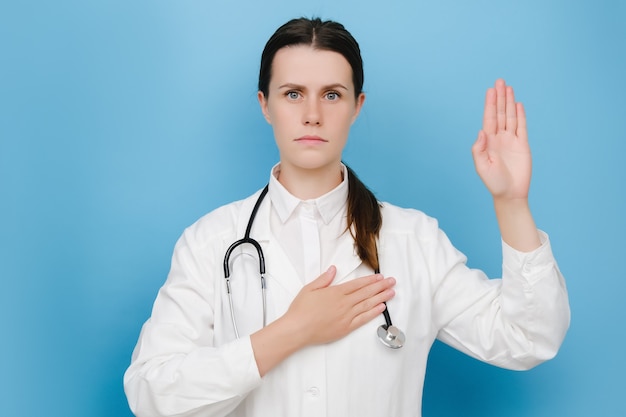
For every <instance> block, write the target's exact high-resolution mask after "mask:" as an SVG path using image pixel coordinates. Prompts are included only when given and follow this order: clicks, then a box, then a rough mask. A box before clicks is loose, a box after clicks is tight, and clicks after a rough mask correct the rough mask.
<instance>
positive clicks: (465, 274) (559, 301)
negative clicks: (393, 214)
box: [426, 221, 570, 370]
mask: <svg viewBox="0 0 626 417" xmlns="http://www.w3.org/2000/svg"><path fill="white" fill-rule="evenodd" d="M433 222H434V223H435V227H437V226H436V222H435V221H433ZM431 226H432V225H431ZM431 236H436V238H433V239H432V241H431V242H430V244H429V245H428V251H430V252H431V253H429V254H426V255H427V259H430V260H431V261H430V269H431V277H434V280H435V283H434V285H433V288H434V294H433V310H434V315H433V317H434V320H435V325H436V326H437V328H438V329H439V332H438V339H439V340H441V341H443V342H444V343H446V344H448V345H450V346H452V347H454V348H456V349H458V350H460V351H462V352H464V353H466V354H468V355H470V356H472V357H474V358H477V359H480V360H482V361H485V362H488V363H491V364H493V365H496V366H500V367H503V368H507V369H514V370H524V369H530V368H532V367H534V366H536V365H538V364H539V363H541V362H543V361H546V360H548V359H551V358H552V357H554V356H555V355H556V354H557V352H558V350H559V348H560V346H561V343H562V342H563V339H564V337H565V334H566V332H567V329H568V327H569V323H570V310H569V302H568V296H567V290H566V287H565V282H564V279H563V276H562V275H561V272H560V271H559V268H558V266H557V263H556V261H555V259H554V256H553V255H552V250H551V247H550V241H549V239H548V236H547V235H546V234H545V233H543V232H540V236H541V241H542V245H541V246H540V247H539V248H538V249H536V250H534V251H532V252H529V253H523V252H518V251H516V250H514V249H513V248H511V247H509V246H508V245H506V244H505V243H504V242H502V254H503V268H502V278H496V279H489V278H488V277H487V276H486V275H485V274H484V273H483V272H482V271H479V270H475V269H470V268H468V267H467V266H466V257H465V256H464V255H463V254H462V253H460V252H459V251H458V250H456V249H455V248H454V247H453V246H452V244H451V243H450V242H449V240H448V238H447V237H446V235H445V234H444V233H443V232H442V231H441V230H439V229H438V227H437V229H436V231H433V234H431Z"/></svg>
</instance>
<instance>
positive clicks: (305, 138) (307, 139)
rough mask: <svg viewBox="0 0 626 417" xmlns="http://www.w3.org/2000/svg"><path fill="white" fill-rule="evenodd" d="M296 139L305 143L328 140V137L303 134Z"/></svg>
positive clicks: (317, 142)
mask: <svg viewBox="0 0 626 417" xmlns="http://www.w3.org/2000/svg"><path fill="white" fill-rule="evenodd" d="M294 141H295V142H299V143H304V144H320V143H326V142H328V141H327V140H326V139H324V138H321V137H319V136H302V137H300V138H297V139H294Z"/></svg>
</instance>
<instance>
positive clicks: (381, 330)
mask: <svg viewBox="0 0 626 417" xmlns="http://www.w3.org/2000/svg"><path fill="white" fill-rule="evenodd" d="M268 189H269V186H267V185H266V186H265V188H264V189H263V191H261V195H259V198H258V199H257V201H256V203H255V204H254V208H253V209H252V213H251V214H250V219H249V220H248V226H247V227H246V233H245V235H244V237H243V238H242V239H239V240H237V241H236V242H234V243H233V244H232V245H230V247H229V248H228V250H226V254H225V255H224V278H226V292H227V293H228V305H229V308H230V317H231V320H232V323H233V329H234V330H235V336H236V337H237V339H239V330H238V329H237V320H236V319H235V310H234V308H233V291H232V288H231V286H230V267H229V265H228V264H229V262H230V254H231V253H232V252H233V250H235V248H237V247H238V246H240V245H243V244H244V243H249V244H251V245H252V246H254V247H255V248H256V251H257V254H258V256H259V273H260V275H261V296H262V298H263V327H265V326H266V324H267V294H266V284H265V257H264V256H263V249H261V245H260V244H259V242H257V241H256V240H254V239H252V238H251V237H250V229H252V223H253V222H254V218H255V217H256V213H257V211H258V210H259V206H260V205H261V202H262V201H263V199H264V198H265V195H266V194H267V191H268ZM375 273H377V274H378V273H380V270H379V269H378V268H377V269H376V271H375ZM383 316H384V317H385V324H381V325H380V326H379V327H378V329H377V331H376V334H377V335H378V340H380V341H381V342H382V344H383V345H385V346H387V347H390V348H392V349H398V348H401V347H402V346H403V345H404V342H405V340H406V338H405V336H404V333H403V332H402V330H400V329H398V328H397V327H396V326H394V325H393V324H392V323H391V317H390V316H389V307H387V303H385V310H384V311H383Z"/></svg>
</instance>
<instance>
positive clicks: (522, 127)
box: [517, 103, 528, 140]
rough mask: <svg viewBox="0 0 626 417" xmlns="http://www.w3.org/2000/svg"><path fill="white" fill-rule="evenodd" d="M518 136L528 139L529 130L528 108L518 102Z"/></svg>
mask: <svg viewBox="0 0 626 417" xmlns="http://www.w3.org/2000/svg"><path fill="white" fill-rule="evenodd" d="M517 137H518V138H520V139H522V140H528V130H527V129H526V110H524V105H523V104H522V103H517Z"/></svg>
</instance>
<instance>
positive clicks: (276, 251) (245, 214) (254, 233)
mask: <svg viewBox="0 0 626 417" xmlns="http://www.w3.org/2000/svg"><path fill="white" fill-rule="evenodd" d="M257 198H258V194H257V195H255V197H253V198H252V199H251V200H252V202H251V204H250V205H249V207H244V208H243V210H242V213H241V216H240V221H239V229H241V234H243V233H245V230H246V227H247V224H248V219H249V216H250V213H251V212H252V207H254V203H255V202H256V200H257ZM246 206H248V205H246ZM271 206H272V204H271V202H270V199H269V197H267V196H266V197H265V200H264V201H263V203H262V204H261V206H260V207H259V211H258V212H257V215H256V218H255V220H254V223H253V225H252V230H251V231H250V236H251V237H252V238H254V239H256V240H257V241H258V242H259V244H260V245H261V247H262V248H263V252H264V257H265V272H266V277H267V278H268V286H269V285H272V284H274V283H277V284H279V285H280V286H281V287H283V288H284V289H285V290H286V291H287V293H289V294H290V295H291V296H292V297H295V296H296V294H298V292H300V290H301V289H302V282H301V281H300V279H299V278H298V275H297V272H296V271H295V269H294V268H293V265H292V264H291V262H290V261H289V259H288V258H287V255H286V254H285V252H284V251H283V250H282V248H281V247H280V244H279V243H278V242H277V241H276V239H275V238H274V236H273V235H272V232H271V230H270V213H271ZM270 281H271V283H270ZM268 289H269V288H268Z"/></svg>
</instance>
